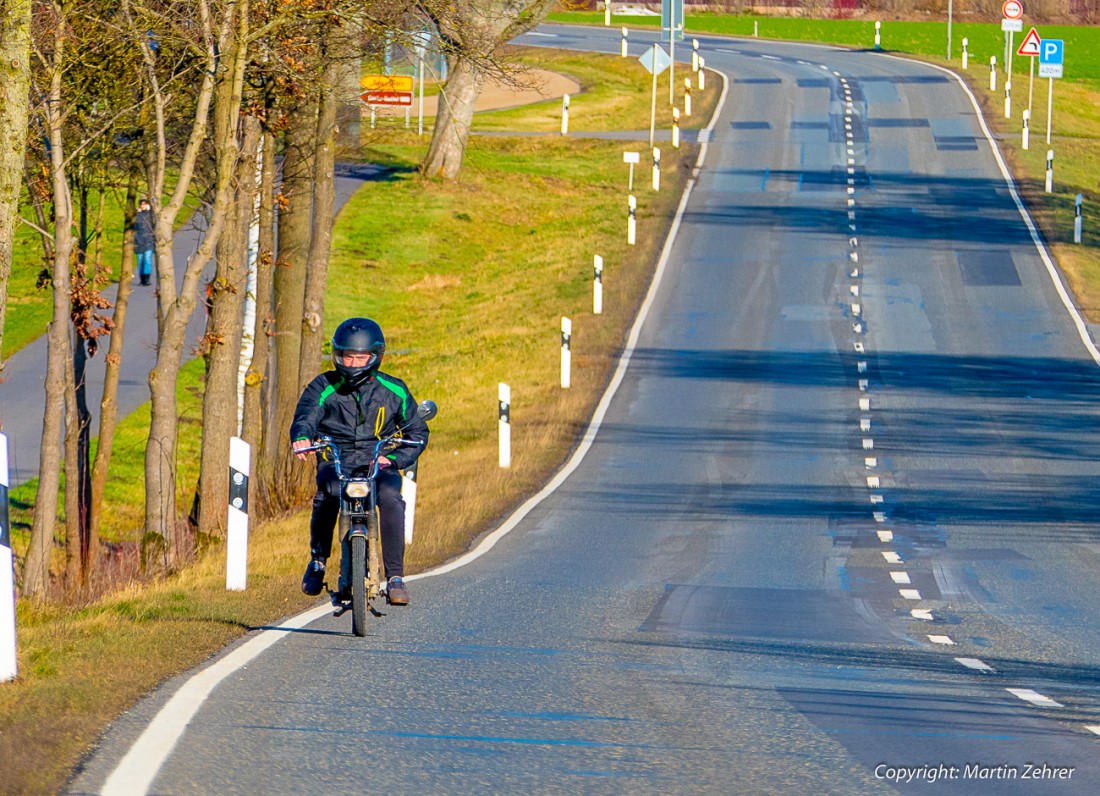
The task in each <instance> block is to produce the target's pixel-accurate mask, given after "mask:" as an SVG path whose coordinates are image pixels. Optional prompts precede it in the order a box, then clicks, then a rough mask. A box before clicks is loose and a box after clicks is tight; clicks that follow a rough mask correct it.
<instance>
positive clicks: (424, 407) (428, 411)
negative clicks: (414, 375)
mask: <svg viewBox="0 0 1100 796" xmlns="http://www.w3.org/2000/svg"><path fill="white" fill-rule="evenodd" d="M438 411H439V407H438V406H436V405H435V401H421V402H420V405H419V406H418V407H416V413H417V414H418V415H420V419H421V420H423V421H424V422H425V423H427V422H428V421H429V420H431V419H432V418H433V417H435V415H436V412H438Z"/></svg>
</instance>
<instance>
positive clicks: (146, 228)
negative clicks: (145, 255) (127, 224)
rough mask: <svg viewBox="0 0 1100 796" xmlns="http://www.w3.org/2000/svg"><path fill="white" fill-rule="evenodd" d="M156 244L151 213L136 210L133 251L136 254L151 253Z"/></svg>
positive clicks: (149, 211) (150, 211)
mask: <svg viewBox="0 0 1100 796" xmlns="http://www.w3.org/2000/svg"><path fill="white" fill-rule="evenodd" d="M156 244H157V238H156V231H155V230H154V229H153V211H152V210H138V212H137V216H136V217H135V218H134V251H136V252H137V253H138V254H141V253H142V252H147V251H151V250H152V249H153V248H154V247H155V246H156Z"/></svg>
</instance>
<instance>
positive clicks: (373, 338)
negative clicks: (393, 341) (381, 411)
mask: <svg viewBox="0 0 1100 796" xmlns="http://www.w3.org/2000/svg"><path fill="white" fill-rule="evenodd" d="M385 353H386V338H384V337H383V336H382V327H381V326H379V325H378V324H377V323H375V322H374V321H372V320H371V319H370V318H348V319H347V320H346V321H344V322H343V323H342V324H340V325H339V326H337V327H336V331H335V332H333V334H332V365H333V367H335V368H336V370H337V372H339V373H340V375H341V376H343V377H344V381H345V382H347V383H348V384H349V385H351V386H352V387H358V386H359V385H360V384H362V383H363V382H365V381H366V380H367V379H369V378H370V377H371V376H373V375H374V373H375V371H376V370H378V366H379V365H381V364H382V355H383V354H385ZM344 354H365V355H369V357H370V358H369V359H368V360H367V364H365V365H361V366H358V367H353V366H351V365H345V364H344V362H343V356H344Z"/></svg>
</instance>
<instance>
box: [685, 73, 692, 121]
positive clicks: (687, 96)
mask: <svg viewBox="0 0 1100 796" xmlns="http://www.w3.org/2000/svg"><path fill="white" fill-rule="evenodd" d="M684 116H691V78H690V77H685V78H684Z"/></svg>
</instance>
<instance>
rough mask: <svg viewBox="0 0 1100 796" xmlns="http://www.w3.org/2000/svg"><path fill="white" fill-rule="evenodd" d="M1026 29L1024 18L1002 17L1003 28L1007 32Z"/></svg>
mask: <svg viewBox="0 0 1100 796" xmlns="http://www.w3.org/2000/svg"><path fill="white" fill-rule="evenodd" d="M1023 29H1024V21H1023V20H1022V19H1002V20H1001V30H1003V31H1004V32H1005V33H1009V32H1011V33H1020V32H1021V31H1023Z"/></svg>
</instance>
